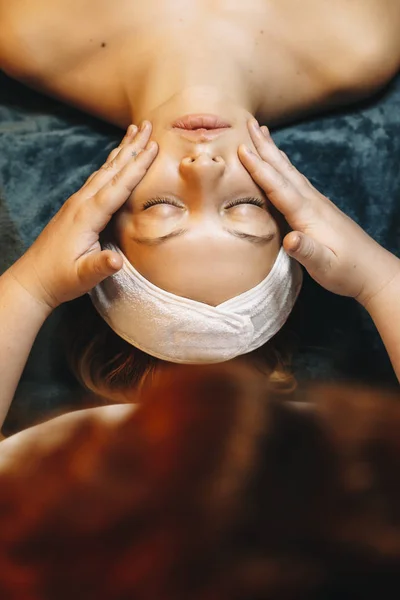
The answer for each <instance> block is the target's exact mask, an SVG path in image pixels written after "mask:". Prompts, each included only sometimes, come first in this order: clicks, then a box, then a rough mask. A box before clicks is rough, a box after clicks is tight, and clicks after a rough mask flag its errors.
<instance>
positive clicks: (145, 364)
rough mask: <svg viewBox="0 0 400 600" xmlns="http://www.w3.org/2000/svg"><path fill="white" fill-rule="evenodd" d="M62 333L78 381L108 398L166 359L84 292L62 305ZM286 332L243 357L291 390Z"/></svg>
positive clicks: (122, 397)
mask: <svg viewBox="0 0 400 600" xmlns="http://www.w3.org/2000/svg"><path fill="white" fill-rule="evenodd" d="M64 310H65V317H64V319H63V325H62V327H63V337H64V340H65V345H66V349H67V357H68V362H69V365H70V367H71V370H72V371H73V373H74V374H75V376H76V377H77V379H78V381H80V383H81V384H82V385H83V386H84V387H85V388H86V389H88V390H90V391H91V392H94V393H95V394H98V395H99V396H103V397H105V398H108V399H110V400H112V399H115V400H118V401H124V400H125V398H126V394H127V393H128V394H130V393H131V392H132V390H134V389H138V388H140V386H141V385H142V384H143V383H145V382H146V380H151V378H152V376H153V375H154V373H155V370H156V369H157V367H159V366H163V365H165V364H167V363H165V362H164V361H161V360H160V359H157V358H155V357H153V356H150V355H148V354H146V353H145V352H143V351H141V350H139V349H138V348H135V347H134V346H131V345H130V344H128V343H127V342H125V340H123V339H122V338H120V337H119V336H118V335H117V334H116V333H114V331H113V330H112V329H111V328H110V327H109V326H108V325H107V324H106V323H105V321H104V320H103V319H102V318H101V317H100V315H99V314H98V313H97V311H96V310H95V309H94V307H93V306H92V303H91V301H90V299H89V297H88V296H85V297H82V298H79V299H78V300H75V301H74V302H71V303H69V304H68V305H66V307H65V309H64ZM290 345H291V342H290V335H289V334H288V332H286V331H280V332H279V333H278V334H277V335H276V336H275V337H274V338H273V340H271V341H270V342H268V343H267V344H265V345H264V346H263V347H261V348H259V349H258V350H256V351H254V352H252V353H250V354H248V355H246V356H245V358H244V360H246V361H248V362H249V363H251V364H253V365H254V367H255V368H256V369H257V370H259V371H260V372H262V373H264V375H265V376H266V377H267V378H268V379H269V381H270V383H271V385H273V386H276V387H277V388H279V389H280V390H281V391H284V390H286V391H291V390H292V389H293V388H294V387H295V380H294V377H293V375H292V373H291V372H290V368H289V365H290V351H289V348H290Z"/></svg>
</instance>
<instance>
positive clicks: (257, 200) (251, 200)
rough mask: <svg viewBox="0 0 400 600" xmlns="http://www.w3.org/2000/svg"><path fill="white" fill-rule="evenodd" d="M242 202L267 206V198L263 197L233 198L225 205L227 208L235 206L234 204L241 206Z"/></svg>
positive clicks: (262, 206)
mask: <svg viewBox="0 0 400 600" xmlns="http://www.w3.org/2000/svg"><path fill="white" fill-rule="evenodd" d="M242 204H252V205H253V206H258V207H259V208H265V200H262V199H261V198H253V197H249V198H238V199H237V200H232V201H230V202H228V204H226V205H225V209H229V208H233V207H234V206H240V205H242Z"/></svg>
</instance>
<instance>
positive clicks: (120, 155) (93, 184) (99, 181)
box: [85, 121, 152, 196]
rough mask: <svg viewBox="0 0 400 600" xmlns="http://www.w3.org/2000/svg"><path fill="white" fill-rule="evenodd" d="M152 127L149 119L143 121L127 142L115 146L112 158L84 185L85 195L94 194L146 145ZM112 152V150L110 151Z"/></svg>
mask: <svg viewBox="0 0 400 600" xmlns="http://www.w3.org/2000/svg"><path fill="white" fill-rule="evenodd" d="M151 131H152V127H151V123H150V122H149V121H144V122H143V124H142V127H141V129H140V131H138V132H137V133H136V135H135V137H134V138H133V139H132V140H131V141H130V142H129V141H128V142H127V143H125V144H124V145H123V146H121V147H120V148H116V149H115V150H117V152H116V153H115V156H114V158H113V159H112V160H111V161H107V162H105V163H104V165H103V166H102V167H101V168H100V169H99V170H98V171H97V172H96V173H94V176H93V178H92V179H91V180H90V181H89V182H88V184H87V185H85V196H86V195H94V194H96V193H97V192H98V191H99V190H100V189H101V188H102V187H103V186H105V185H107V183H108V182H109V181H110V180H112V178H113V177H114V176H115V174H116V173H117V172H118V171H119V170H121V169H123V167H124V166H125V165H126V164H127V163H128V162H129V161H130V160H131V159H132V157H133V158H135V157H136V156H138V155H139V154H140V152H141V151H142V150H143V149H144V148H145V147H146V144H147V143H148V141H149V139H150V135H151ZM112 152H114V151H112Z"/></svg>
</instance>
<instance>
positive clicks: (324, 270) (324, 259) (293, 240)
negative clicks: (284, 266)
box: [283, 231, 336, 282]
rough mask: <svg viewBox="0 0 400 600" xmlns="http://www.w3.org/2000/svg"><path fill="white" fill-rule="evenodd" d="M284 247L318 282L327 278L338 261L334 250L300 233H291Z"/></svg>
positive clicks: (284, 241)
mask: <svg viewBox="0 0 400 600" xmlns="http://www.w3.org/2000/svg"><path fill="white" fill-rule="evenodd" d="M283 247H284V248H285V250H286V252H287V253H288V254H289V256H291V257H292V258H295V259H296V260H297V261H298V262H299V263H300V264H301V265H303V267H305V268H306V269H307V271H308V272H309V274H310V275H311V277H312V278H313V279H315V280H316V281H318V282H319V281H320V279H321V278H322V276H324V277H325V278H326V276H327V274H328V273H329V271H330V270H331V268H332V266H333V263H334V262H335V261H336V255H335V254H334V252H332V250H330V249H329V248H327V246H324V245H323V244H320V243H319V242H316V241H315V240H313V239H312V238H311V237H309V236H308V235H305V234H304V233H300V232H299V231H291V232H290V233H288V235H287V236H286V237H285V238H284V240H283Z"/></svg>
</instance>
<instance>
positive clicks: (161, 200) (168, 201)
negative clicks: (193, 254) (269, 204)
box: [142, 196, 265, 210]
mask: <svg viewBox="0 0 400 600" xmlns="http://www.w3.org/2000/svg"><path fill="white" fill-rule="evenodd" d="M158 204H169V205H170V206H176V207H177V208H184V206H183V205H182V204H180V203H179V202H177V201H176V200H174V199H172V198H165V197H162V196H161V197H156V198H151V199H150V200H146V202H144V203H143V205H142V210H147V209H148V208H151V207H152V206H157V205H158ZM243 204H251V205H253V206H258V207H259V208H265V200H263V199H262V198H253V197H248V198H237V199H236V200H231V201H230V202H228V203H227V204H226V205H225V206H224V208H225V209H226V210H229V209H230V208H234V207H235V206H240V205H243Z"/></svg>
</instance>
